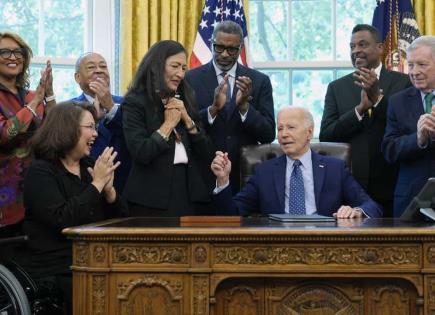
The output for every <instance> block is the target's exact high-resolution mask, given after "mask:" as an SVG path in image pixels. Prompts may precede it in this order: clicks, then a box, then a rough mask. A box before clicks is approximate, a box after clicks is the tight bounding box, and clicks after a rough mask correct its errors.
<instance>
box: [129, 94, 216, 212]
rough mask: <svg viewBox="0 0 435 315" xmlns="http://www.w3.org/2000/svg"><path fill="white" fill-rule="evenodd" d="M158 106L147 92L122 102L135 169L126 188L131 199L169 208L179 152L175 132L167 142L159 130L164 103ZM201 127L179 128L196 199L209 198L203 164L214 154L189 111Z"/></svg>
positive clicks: (132, 169) (180, 126) (189, 188)
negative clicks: (193, 130)
mask: <svg viewBox="0 0 435 315" xmlns="http://www.w3.org/2000/svg"><path fill="white" fill-rule="evenodd" d="M158 106H159V107H156V106H155V105H154V103H153V101H152V100H151V99H150V98H149V97H148V96H147V95H145V94H136V93H129V94H128V95H127V96H126V97H125V98H124V101H123V103H122V106H121V109H122V111H123V120H122V124H123V129H124V135H125V140H126V143H127V148H128V150H129V151H130V154H131V158H132V168H131V172H130V175H129V177H128V179H127V183H126V186H125V189H124V196H125V198H126V199H127V200H128V201H129V202H133V203H136V204H139V205H143V206H146V207H150V208H159V209H167V207H168V203H169V200H170V198H171V194H170V189H171V181H172V172H173V166H174V154H175V135H174V133H172V134H171V136H170V139H169V141H168V142H166V141H165V140H164V139H163V138H162V137H161V136H160V135H159V134H158V133H157V129H159V128H160V126H161V124H162V123H163V121H164V114H163V105H161V104H159V105H158ZM189 114H190V116H191V118H192V119H193V120H194V121H195V124H196V125H197V127H198V128H199V133H198V134H195V135H191V134H189V133H188V132H187V130H186V129H185V128H184V125H183V124H182V123H180V124H179V126H178V127H177V131H178V132H179V133H180V134H181V137H182V142H183V144H184V147H185V148H186V152H187V157H188V159H189V162H188V171H187V177H188V191H189V198H190V201H192V202H198V201H199V202H207V201H209V194H208V190H207V188H206V186H205V184H204V181H203V178H202V176H201V171H200V166H201V163H208V161H209V159H210V155H211V151H210V146H209V141H208V139H207V136H206V135H205V133H204V130H203V128H201V125H202V124H201V122H200V121H199V119H198V118H195V115H194V113H189Z"/></svg>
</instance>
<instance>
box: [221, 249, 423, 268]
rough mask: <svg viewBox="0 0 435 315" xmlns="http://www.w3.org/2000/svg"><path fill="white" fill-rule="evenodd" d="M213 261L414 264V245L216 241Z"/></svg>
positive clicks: (417, 259) (416, 258)
mask: <svg viewBox="0 0 435 315" xmlns="http://www.w3.org/2000/svg"><path fill="white" fill-rule="evenodd" d="M212 262H213V264H214V265H256V266H261V265H309V266H313V265H329V266H332V265H336V266H340V265H344V266H358V267H361V266H364V267H370V266H376V268H379V267H380V266H385V267H387V266H390V267H391V266H397V267H401V266H406V267H414V268H418V267H419V265H420V262H421V250H420V247H419V246H418V245H409V246H408V245H389V246H387V245H376V246H373V245H370V246H367V245H350V246H346V247H343V246H335V245H326V244H325V245H318V244H317V245H308V244H306V245H284V246H283V245H268V246H255V245H248V246H243V247H242V246H237V245H235V246H234V245H222V246H221V245H217V246H214V248H213V261H212Z"/></svg>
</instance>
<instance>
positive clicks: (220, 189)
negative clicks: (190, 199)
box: [213, 181, 230, 195]
mask: <svg viewBox="0 0 435 315" xmlns="http://www.w3.org/2000/svg"><path fill="white" fill-rule="evenodd" d="M229 185H230V182H229V181H228V182H227V183H226V184H225V185H223V186H221V187H218V185H217V182H216V187H215V189H213V195H217V194H218V193H220V192H221V191H222V190H224V189H225V188H227V187H228V186H229Z"/></svg>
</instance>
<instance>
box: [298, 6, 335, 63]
mask: <svg viewBox="0 0 435 315" xmlns="http://www.w3.org/2000/svg"><path fill="white" fill-rule="evenodd" d="M291 29H292V56H293V59H294V60H332V14H331V0H306V1H292V24H291Z"/></svg>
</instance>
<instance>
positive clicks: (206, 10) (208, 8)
mask: <svg viewBox="0 0 435 315" xmlns="http://www.w3.org/2000/svg"><path fill="white" fill-rule="evenodd" d="M207 13H210V6H204V10H202V14H203V15H206V14H207Z"/></svg>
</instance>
